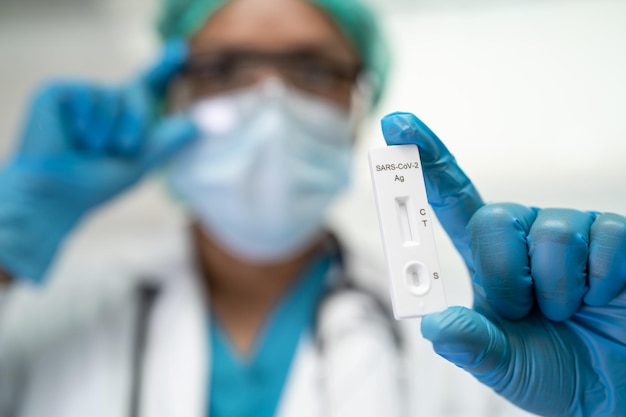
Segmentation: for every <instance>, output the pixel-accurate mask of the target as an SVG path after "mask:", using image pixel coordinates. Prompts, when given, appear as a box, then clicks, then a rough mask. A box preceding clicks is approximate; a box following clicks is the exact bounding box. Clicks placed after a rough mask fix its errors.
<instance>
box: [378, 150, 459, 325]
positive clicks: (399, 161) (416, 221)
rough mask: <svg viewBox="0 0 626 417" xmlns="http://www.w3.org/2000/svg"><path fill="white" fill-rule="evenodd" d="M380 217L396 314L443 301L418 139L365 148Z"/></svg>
mask: <svg viewBox="0 0 626 417" xmlns="http://www.w3.org/2000/svg"><path fill="white" fill-rule="evenodd" d="M369 164H370V172H371V174H372V184H373V186H374V198H375V199H376V208H377V211H378V223H379V226H380V234H381V237H382V241H383V249H384V251H385V257H386V259H387V273H388V275H389V284H390V293H391V301H392V304H393V312H394V316H395V317H396V319H407V318H413V317H421V316H424V315H425V314H428V313H431V312H435V311H440V310H443V309H445V308H446V307H447V304H446V299H445V293H444V287H443V282H442V278H441V269H440V268H439V259H438V256H437V248H436V246H435V236H434V232H433V222H432V220H431V208H430V206H429V205H428V199H427V197H426V186H425V184H424V174H423V171H422V163H421V160H420V155H419V150H418V148H417V146H416V145H395V146H388V147H385V148H376V149H372V150H370V152H369Z"/></svg>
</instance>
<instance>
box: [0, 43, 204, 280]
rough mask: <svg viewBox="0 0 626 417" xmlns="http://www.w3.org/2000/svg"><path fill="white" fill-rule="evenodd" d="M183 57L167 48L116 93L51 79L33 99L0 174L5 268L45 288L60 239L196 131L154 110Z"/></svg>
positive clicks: (0, 249)
mask: <svg viewBox="0 0 626 417" xmlns="http://www.w3.org/2000/svg"><path fill="white" fill-rule="evenodd" d="M186 57H187V46H186V44H184V43H183V42H181V41H172V42H170V43H168V44H167V46H166V47H165V50H164V52H163V55H162V56H161V57H160V59H159V60H158V62H157V63H156V64H155V65H154V66H153V67H152V68H150V69H149V70H148V71H147V72H146V73H145V74H144V75H142V76H141V77H139V78H138V79H135V80H133V81H132V82H131V83H129V84H127V85H125V86H122V87H118V88H103V87H97V86H94V85H92V84H88V83H82V82H66V83H53V84H50V85H48V86H46V87H45V88H43V89H42V90H41V91H40V92H39V93H38V94H37V95H36V96H35V98H34V100H33V102H32V104H31V108H30V111H29V113H28V114H27V117H26V121H25V125H24V127H23V131H22V135H21V140H20V143H19V145H18V148H17V150H16V152H15V154H14V155H13V156H12V158H11V159H10V160H9V161H7V162H6V164H5V165H4V167H3V168H2V169H1V170H0V268H1V269H3V270H5V271H7V272H8V273H9V274H11V275H13V276H14V277H15V278H17V279H28V280H30V281H32V282H35V283H38V282H41V281H42V279H43V277H44V274H45V272H46V269H47V267H48V265H49V264H50V262H51V260H52V259H53V257H54V255H55V253H56V250H57V248H58V246H59V244H60V242H61V241H62V239H63V237H64V236H65V235H66V234H67V233H68V232H69V231H70V230H71V229H72V228H73V227H74V226H75V225H76V223H77V222H78V221H79V220H80V219H81V218H82V217H83V216H84V215H85V214H86V213H87V212H88V211H89V210H91V209H93V208H95V207H97V206H98V205H100V204H102V203H104V202H106V201H107V200H109V199H111V198H112V197H114V196H116V195H118V194H119V193H121V192H122V191H124V190H125V189H127V188H129V187H130V186H132V185H133V184H134V183H136V182H137V181H138V180H139V179H140V178H141V177H142V176H143V175H144V174H145V173H146V172H148V171H149V170H151V169H152V168H154V167H155V166H156V165H158V164H160V163H161V162H163V161H164V160H165V159H166V158H168V157H169V156H170V155H172V154H173V153H174V152H176V151H177V150H178V149H180V148H181V147H182V146H183V145H185V144H186V143H187V142H189V141H190V140H192V139H193V138H194V137H195V135H196V129H195V127H194V126H193V124H192V123H191V122H190V121H189V120H187V119H186V118H184V117H182V116H176V117H166V118H164V119H160V118H158V117H157V114H156V112H155V109H156V104H157V102H159V101H160V100H162V99H163V97H164V95H165V90H166V87H167V84H168V82H169V81H170V80H171V78H172V77H173V76H174V75H175V73H176V72H177V71H178V70H179V69H180V67H181V66H182V64H183V63H184V61H185V59H186Z"/></svg>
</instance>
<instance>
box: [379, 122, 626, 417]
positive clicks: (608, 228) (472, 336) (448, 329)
mask: <svg viewBox="0 0 626 417" xmlns="http://www.w3.org/2000/svg"><path fill="white" fill-rule="evenodd" d="M382 125H383V132H384V134H385V137H386V140H387V143H388V144H390V145H393V144H405V143H415V144H417V145H418V146H419V148H420V151H421V154H422V159H423V168H424V172H425V176H426V178H427V185H428V184H430V185H428V191H429V193H431V195H429V199H430V200H431V202H432V203H433V205H434V207H435V210H436V211H437V215H438V217H439V220H440V221H441V223H442V224H443V226H444V227H445V228H446V230H447V232H448V234H450V236H451V237H453V238H454V240H455V243H456V244H457V247H458V248H459V250H460V251H461V253H463V254H465V255H464V258H465V262H466V264H467V266H468V268H469V270H470V272H471V274H472V278H473V282H474V298H475V303H474V309H473V310H469V309H466V308H463V307H451V308H449V309H447V310H445V311H443V312H440V313H434V314H430V315H428V316H426V317H424V318H423V320H422V334H423V335H424V337H426V338H427V339H429V340H430V341H432V343H433V347H434V349H435V351H436V352H437V353H438V354H439V355H441V356H443V357H444V358H446V359H448V360H449V361H451V362H453V363H455V364H456V365H457V366H459V367H461V368H463V369H465V370H467V371H468V372H470V373H471V374H473V375H474V376H475V377H476V378H477V379H478V380H479V381H481V382H482V383H484V384H486V385H488V386H490V387H492V388H493V389H494V390H495V391H496V392H498V393H499V394H500V395H502V396H503V397H505V398H507V399H508V400H509V401H511V402H512V403H514V404H516V405H518V406H519V407H521V408H523V409H525V410H528V411H531V412H534V413H537V414H540V415H545V416H563V417H565V416H567V417H571V416H598V417H602V416H622V415H624V413H625V412H626V218H624V217H622V216H619V215H616V214H598V213H584V212H580V211H576V210H569V209H544V210H537V209H533V208H528V207H524V206H520V205H516V204H489V205H483V203H482V200H481V199H480V197H479V196H478V194H477V193H476V192H475V191H474V188H473V187H472V186H471V182H470V181H469V179H468V178H467V177H466V176H465V175H464V174H463V173H462V171H461V170H460V169H459V167H458V166H457V165H456V163H455V162H454V158H452V156H451V155H450V154H449V152H448V151H447V150H446V148H445V147H444V146H443V144H442V143H441V142H440V140H439V139H438V138H437V136H435V135H434V134H433V133H432V132H431V131H430V130H429V129H428V128H427V127H426V126H425V125H424V124H423V123H422V122H420V121H419V120H418V119H417V118H416V117H415V116H413V115H412V114H406V113H398V114H393V115H390V116H387V117H386V118H385V119H383V122H382ZM444 172H448V173H449V174H444ZM467 190H471V191H470V192H468V191H467ZM442 202H443V205H445V207H441V203H442ZM442 208H443V210H442ZM470 219H471V220H470ZM464 245H465V246H464ZM463 246H464V247H463ZM467 254H471V255H470V256H469V257H468V256H467Z"/></svg>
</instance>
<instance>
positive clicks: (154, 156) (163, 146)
mask: <svg viewBox="0 0 626 417" xmlns="http://www.w3.org/2000/svg"><path fill="white" fill-rule="evenodd" d="M197 136H198V129H197V127H196V126H195V125H194V124H193V122H192V121H191V120H190V119H189V118H188V117H186V116H182V115H179V116H173V117H168V118H165V119H163V120H161V121H160V122H159V123H158V124H157V125H156V126H155V127H154V129H153V130H152V133H151V135H150V138H149V139H148V143H147V144H146V149H145V152H144V153H143V156H142V166H143V168H144V170H145V171H149V170H151V169H153V168H155V167H156V166H158V165H160V164H162V163H164V162H165V161H167V160H168V159H169V158H170V157H172V156H173V155H175V154H176V153H177V152H179V151H180V150H181V149H182V148H184V147H185V146H186V145H188V144H189V143H190V142H193V141H194V140H195V139H196V138H197Z"/></svg>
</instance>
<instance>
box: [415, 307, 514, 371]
mask: <svg viewBox="0 0 626 417" xmlns="http://www.w3.org/2000/svg"><path fill="white" fill-rule="evenodd" d="M421 330H422V335H423V336H424V338H426V339H428V340H430V341H431V342H432V344H433V349H434V350H435V352H436V353H437V354H438V355H440V356H442V357H443V358H445V359H447V360H448V361H450V362H452V363H454V364H455V365H457V366H459V367H461V368H463V369H466V370H468V371H470V372H471V373H473V374H482V373H486V372H491V371H492V370H493V369H495V368H496V367H498V366H499V365H500V364H501V360H502V353H503V351H504V350H503V349H504V347H505V343H504V340H503V338H502V334H501V332H500V331H499V330H498V329H497V327H496V326H494V325H493V324H492V323H491V322H489V320H487V319H486V318H485V317H483V316H482V315H480V314H478V313H477V312H475V311H473V310H470V309H468V308H465V307H458V306H456V307H450V308H448V309H447V310H445V311H442V312H439V313H433V314H429V315H427V316H424V317H423V319H422V327H421Z"/></svg>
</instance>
